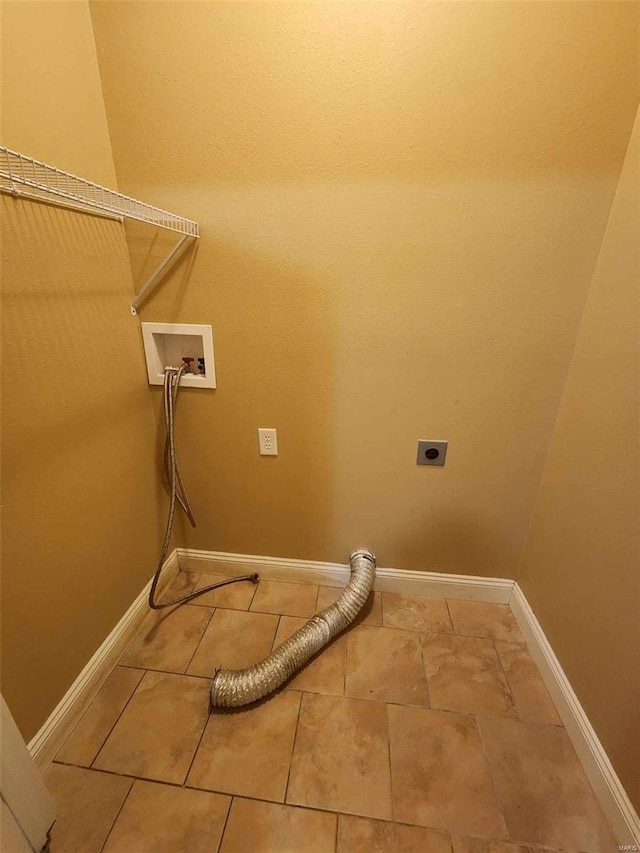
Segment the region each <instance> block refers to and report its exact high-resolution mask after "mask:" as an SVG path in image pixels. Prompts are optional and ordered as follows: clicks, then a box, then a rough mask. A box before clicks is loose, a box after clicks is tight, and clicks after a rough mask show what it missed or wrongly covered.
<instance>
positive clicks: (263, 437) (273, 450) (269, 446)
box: [258, 427, 278, 456]
mask: <svg viewBox="0 0 640 853" xmlns="http://www.w3.org/2000/svg"><path fill="white" fill-rule="evenodd" d="M258 444H259V446H260V456H277V455H278V433H277V432H276V430H275V429H269V428H268V427H263V428H262V429H259V430H258Z"/></svg>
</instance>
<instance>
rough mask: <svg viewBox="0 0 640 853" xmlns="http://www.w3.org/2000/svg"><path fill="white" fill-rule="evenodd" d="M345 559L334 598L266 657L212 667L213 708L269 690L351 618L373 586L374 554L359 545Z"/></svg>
mask: <svg viewBox="0 0 640 853" xmlns="http://www.w3.org/2000/svg"><path fill="white" fill-rule="evenodd" d="M349 563H350V566H351V578H350V579H349V583H348V584H347V586H346V587H345V588H344V590H343V591H342V593H341V595H340V597H339V598H338V600H337V601H336V602H335V603H334V604H332V605H330V606H329V607H327V608H325V609H324V610H323V611H321V612H320V613H316V615H315V616H312V617H311V619H309V621H308V622H307V623H306V624H305V625H303V626H302V628H299V629H298V630H297V631H296V632H295V634H292V636H291V637H289V638H288V639H287V640H285V641H284V643H282V645H280V646H278V648H277V649H275V650H274V651H273V652H272V653H271V654H270V655H269V657H268V658H265V659H264V660H261V661H260V662H259V663H256V664H254V665H253V666H249V667H247V668H246V669H218V670H216V673H215V675H214V676H213V683H212V685H211V706H212V707H213V708H215V707H222V708H237V707H239V706H240V705H249V704H250V703H251V702H257V700H258V699H262V697H263V696H266V695H267V694H269V693H272V692H273V691H274V690H276V689H277V688H278V687H280V686H281V685H282V684H284V683H285V681H287V680H288V679H289V678H291V676H292V675H293V674H294V672H297V671H298V670H299V669H300V668H301V667H302V666H304V664H305V663H306V662H307V661H308V660H309V659H310V658H312V657H313V656H314V655H315V654H316V653H317V652H319V651H320V649H321V648H323V647H324V646H326V645H327V643H328V642H329V640H331V639H332V638H333V637H335V636H336V635H337V634H339V633H340V632H341V631H344V629H345V628H347V627H348V626H349V625H350V624H351V623H352V622H353V620H354V619H355V618H356V616H357V615H358V613H359V612H360V611H361V610H362V608H363V607H364V604H365V602H366V600H367V598H368V597H369V593H370V592H371V589H372V587H373V581H374V578H375V574H376V558H375V557H374V556H373V554H372V553H371V551H367V550H365V549H364V548H361V549H359V550H358V551H354V552H353V554H351V556H350V558H349Z"/></svg>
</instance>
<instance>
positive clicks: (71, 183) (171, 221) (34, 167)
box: [0, 145, 200, 237]
mask: <svg viewBox="0 0 640 853" xmlns="http://www.w3.org/2000/svg"><path fill="white" fill-rule="evenodd" d="M0 191H1V192H4V193H10V194H11V195H13V196H16V197H19V196H26V197H27V198H35V199H38V200H41V201H50V202H51V201H54V199H55V201H56V203H59V204H61V205H62V206H64V207H76V208H80V209H81V210H87V211H93V212H96V213H103V214H107V215H111V216H116V217H118V218H122V219H137V220H138V221H139V222H147V223H148V224H149V225H155V226H156V227H158V228H166V229H168V230H169V231H175V232H177V233H178V234H185V235H187V236H189V237H199V236H200V229H199V227H198V223H197V222H193V221H192V220H191V219H185V218H184V217H182V216H177V215H176V214H174V213H169V211H168V210H162V209H161V208H159V207H154V206H153V205H151V204H145V203H144V202H142V201H137V200H136V199H135V198H131V197H130V196H127V195H122V193H118V192H115V190H110V189H107V187H103V186H100V184H94V183H92V182H91V181H87V180H85V179H84V178H79V177H78V176H77V175H72V174H71V173H70V172H65V171H63V170H62V169H56V167H55V166H49V165H48V164H47V163H43V162H42V161H41V160H36V159H35V158H34V157H27V156H26V155H25V154H20V153H19V152H18V151H12V150H11V149H10V148H7V147H6V146H4V145H0Z"/></svg>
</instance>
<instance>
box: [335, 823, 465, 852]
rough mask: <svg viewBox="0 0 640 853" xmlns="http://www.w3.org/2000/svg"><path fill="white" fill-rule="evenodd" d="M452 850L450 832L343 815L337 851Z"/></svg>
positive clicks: (339, 826)
mask: <svg viewBox="0 0 640 853" xmlns="http://www.w3.org/2000/svg"><path fill="white" fill-rule="evenodd" d="M374 850H375V851H380V853H451V839H450V837H449V833H447V832H440V831H439V830H436V829H425V828H424V827H422V826H407V825H406V824H402V823H390V822H388V821H383V820H369V819H368V818H364V817H353V816H352V815H340V817H339V819H338V845H337V847H336V853H372V851H374Z"/></svg>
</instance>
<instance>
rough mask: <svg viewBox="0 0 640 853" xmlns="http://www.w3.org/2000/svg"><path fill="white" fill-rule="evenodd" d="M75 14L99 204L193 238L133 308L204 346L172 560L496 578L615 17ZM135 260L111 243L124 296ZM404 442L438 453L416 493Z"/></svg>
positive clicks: (301, 8) (563, 298) (585, 261)
mask: <svg viewBox="0 0 640 853" xmlns="http://www.w3.org/2000/svg"><path fill="white" fill-rule="evenodd" d="M91 13H92V18H93V22H94V29H95V34H96V43H97V46H98V54H99V61H100V68H101V73H102V81H103V89H104V94H105V103H106V108H107V115H108V119H109V128H110V132H111V138H112V142H113V149H114V158H115V163H116V168H117V172H118V179H119V181H120V184H121V187H122V188H123V189H124V190H125V191H128V192H131V193H137V194H139V195H141V196H143V197H145V198H149V199H150V200H151V201H153V202H155V203H158V204H162V205H166V206H168V207H170V208H172V209H175V210H177V211H178V212H180V213H182V214H184V215H186V216H189V217H192V218H194V219H197V220H199V221H200V223H201V226H202V235H203V236H202V240H201V242H200V245H199V248H198V252H197V255H196V256H195V258H193V257H191V258H190V259H187V260H186V261H185V262H184V263H183V264H181V265H180V266H179V268H178V269H177V270H176V273H175V275H174V276H173V277H171V279H170V280H168V281H167V282H166V283H165V285H164V287H163V288H162V290H161V291H160V292H159V293H158V295H157V296H154V297H153V298H152V299H150V300H149V302H148V303H147V304H146V305H145V307H144V308H143V310H142V316H143V319H146V320H158V321H179V322H199V323H212V324H213V327H214V333H215V344H216V357H217V368H218V381H219V384H218V389H217V390H216V391H215V392H211V393H209V392H198V391H194V392H192V393H185V394H184V404H182V410H181V412H180V418H179V443H180V451H181V456H182V460H183V470H184V473H185V476H186V481H187V484H188V488H189V491H190V494H191V496H192V498H193V505H194V508H195V512H196V515H197V518H198V521H199V525H198V528H197V529H196V530H195V531H191V530H188V529H186V528H185V529H183V530H182V531H180V533H179V535H180V541H181V544H183V545H189V546H191V547H196V548H206V549H219V550H224V551H235V552H244V553H255V554H268V555H282V556H288V557H301V558H315V559H329V560H338V561H344V560H345V559H346V557H347V555H348V553H349V551H350V550H351V549H352V548H354V547H356V546H361V545H366V546H368V547H371V548H373V549H374V550H375V551H376V552H377V553H378V554H379V557H380V560H381V562H382V563H383V564H386V565H393V566H398V567H406V568H412V569H436V570H438V569H439V570H444V571H454V572H467V573H474V574H483V575H502V576H510V577H513V575H514V573H515V570H516V565H517V561H518V557H519V554H520V552H521V550H522V544H523V541H524V538H525V535H526V530H527V525H528V522H529V518H530V514H531V508H532V505H533V500H534V496H535V493H536V489H537V486H538V483H539V480H540V476H541V472H542V467H543V464H544V459H545V455H546V451H547V447H548V442H549V438H550V434H551V430H552V426H553V421H554V418H555V415H556V411H557V406H558V401H559V399H560V394H561V391H562V388H563V386H564V382H565V379H566V373H567V369H568V365H569V361H570V357H571V353H572V349H573V345H574V342H575V336H576V333H577V328H578V323H579V319H580V316H581V312H582V309H583V306H584V301H585V298H586V294H587V290H588V286H589V282H590V279H591V275H592V272H593V268H594V265H595V261H596V257H597V253H598V249H599V246H600V243H601V239H602V234H603V230H604V227H605V223H606V219H607V214H608V211H609V206H610V203H611V199H612V197H613V193H614V190H615V186H616V182H617V179H618V175H619V172H620V167H621V163H622V160H623V157H624V151H625V148H626V145H627V142H628V138H629V133H630V128H631V125H632V122H633V117H634V115H635V110H636V106H637V103H638V87H639V75H638V51H637V40H638V6H637V4H628V3H562V2H560V3H553V2H552V3H531V4H529V3H509V2H505V3H408V2H396V3H367V2H358V3H324V2H318V3H250V2H248V3H181V2H173V3H145V2H128V3H117V2H104V0H101V2H97V3H93V4H91ZM156 249H157V246H154V245H153V244H152V243H151V242H150V241H147V240H145V239H143V238H142V237H140V238H138V239H136V237H135V235H134V236H133V237H132V259H133V260H132V264H133V270H134V278H140V279H141V278H142V275H143V273H144V271H145V269H147V268H148V267H149V266H150V264H151V262H152V260H153V258H154V257H155V253H156ZM135 369H137V370H138V371H139V372H142V370H143V366H142V364H140V365H138V366H137V368H135ZM155 400H156V404H159V395H157V394H156V397H155ZM259 426H268V427H276V428H277V429H278V440H279V447H280V455H279V457H277V458H260V457H259V455H258V449H257V435H256V428H257V427H259ZM418 438H438V439H441V438H444V439H448V440H449V442H450V445H449V456H448V459H447V465H446V467H445V468H444V469H438V468H423V467H420V468H417V467H416V464H415V453H416V442H417V439H418Z"/></svg>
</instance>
